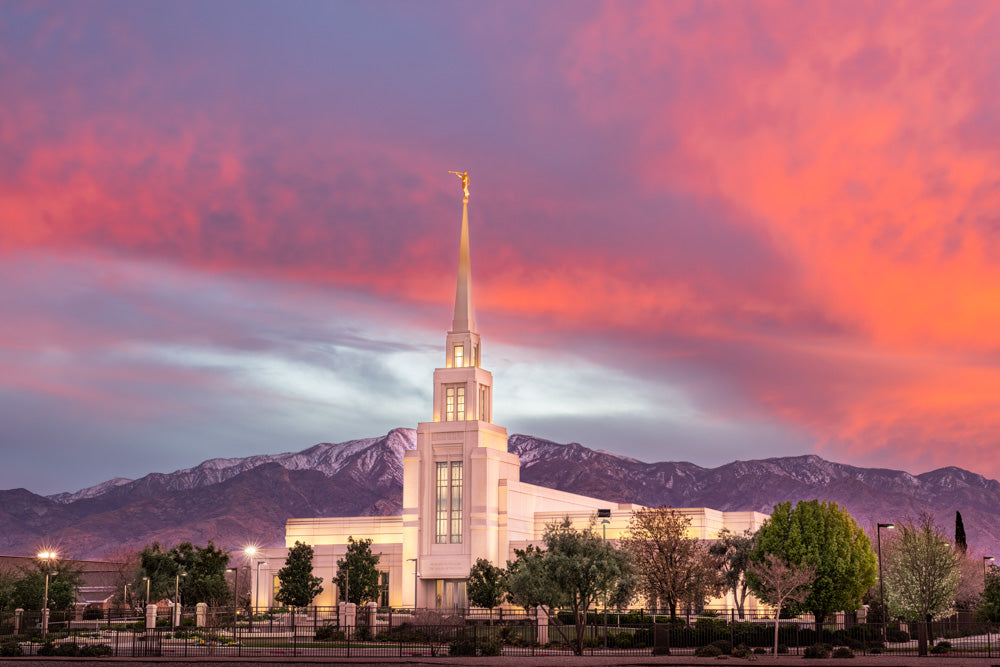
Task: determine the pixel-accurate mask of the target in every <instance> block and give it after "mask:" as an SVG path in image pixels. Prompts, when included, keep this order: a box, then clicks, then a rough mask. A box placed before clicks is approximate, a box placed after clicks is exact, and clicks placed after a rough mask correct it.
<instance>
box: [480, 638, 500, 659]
mask: <svg viewBox="0 0 1000 667" xmlns="http://www.w3.org/2000/svg"><path fill="white" fill-rule="evenodd" d="M502 648H503V646H502V645H501V644H500V640H498V639H488V640H486V641H484V642H483V643H481V644H480V645H479V655H486V656H497V655H500V652H501V649H502Z"/></svg>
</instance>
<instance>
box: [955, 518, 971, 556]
mask: <svg viewBox="0 0 1000 667" xmlns="http://www.w3.org/2000/svg"><path fill="white" fill-rule="evenodd" d="M968 550H969V545H968V543H966V541H965V524H964V523H962V513H961V512H957V511H956V512H955V551H960V552H962V553H963V554H964V553H965V552H966V551H968Z"/></svg>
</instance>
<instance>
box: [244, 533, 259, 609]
mask: <svg viewBox="0 0 1000 667" xmlns="http://www.w3.org/2000/svg"><path fill="white" fill-rule="evenodd" d="M243 553H244V554H246V558H247V561H253V559H254V556H256V555H257V547H256V546H255V545H253V544H248V545H247V547H246V548H245V549H243ZM247 567H250V566H249V565H248V566H247ZM251 575H252V573H251ZM252 578H253V576H251V579H252ZM257 583H258V584H260V566H259V564H258V567H257ZM259 588H260V586H259V585H258V586H257V588H255V589H254V596H253V600H252V601H251V602H250V623H253V609H254V606H255V605H256V604H257V589H259Z"/></svg>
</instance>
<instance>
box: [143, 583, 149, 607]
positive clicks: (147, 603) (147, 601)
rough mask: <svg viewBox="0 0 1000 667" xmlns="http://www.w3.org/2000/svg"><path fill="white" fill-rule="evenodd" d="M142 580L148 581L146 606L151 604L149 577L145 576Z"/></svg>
mask: <svg viewBox="0 0 1000 667" xmlns="http://www.w3.org/2000/svg"><path fill="white" fill-rule="evenodd" d="M142 580H143V581H145V582H146V606H149V577H143V578H142Z"/></svg>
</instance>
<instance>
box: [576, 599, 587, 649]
mask: <svg viewBox="0 0 1000 667" xmlns="http://www.w3.org/2000/svg"><path fill="white" fill-rule="evenodd" d="M573 617H574V619H575V620H576V646H574V647H573V652H574V653H576V654H577V655H583V632H584V630H585V629H586V627H587V612H586V611H584V612H583V613H582V614H581V613H580V607H579V606H577V607H576V608H575V609H573Z"/></svg>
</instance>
